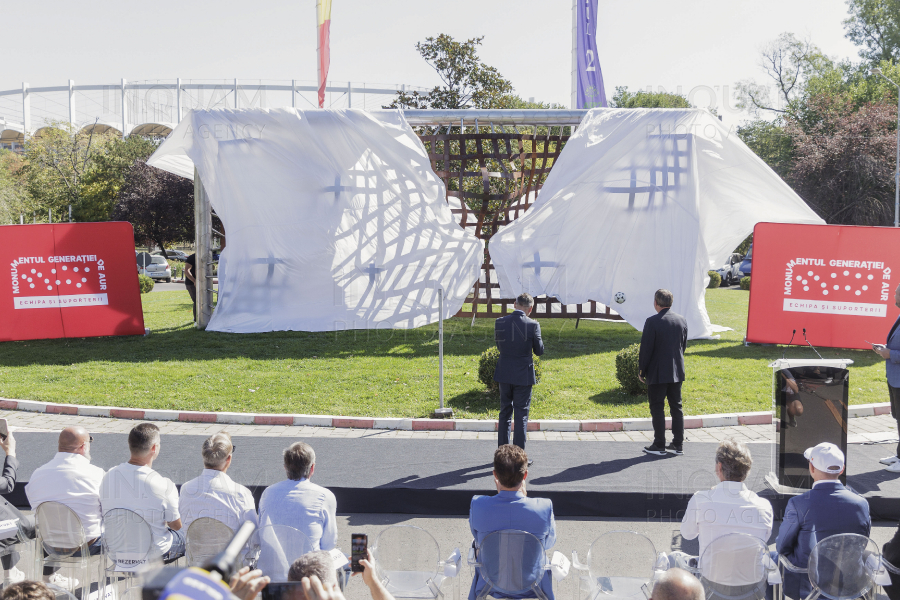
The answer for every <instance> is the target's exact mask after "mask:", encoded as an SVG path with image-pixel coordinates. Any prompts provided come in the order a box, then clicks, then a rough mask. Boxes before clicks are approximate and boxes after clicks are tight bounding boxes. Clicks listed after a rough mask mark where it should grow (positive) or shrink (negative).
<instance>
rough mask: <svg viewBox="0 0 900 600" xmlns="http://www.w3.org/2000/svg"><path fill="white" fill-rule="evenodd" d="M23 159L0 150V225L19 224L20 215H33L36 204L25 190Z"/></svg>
mask: <svg viewBox="0 0 900 600" xmlns="http://www.w3.org/2000/svg"><path fill="white" fill-rule="evenodd" d="M23 165H24V162H23V160H22V158H21V157H20V156H19V155H18V154H16V153H14V152H10V151H9V150H0V224H2V225H6V224H7V223H18V222H19V215H29V216H30V215H31V213H32V212H33V211H34V205H33V204H34V203H33V202H32V201H31V197H30V196H29V195H28V192H27V191H26V190H25V178H24V175H23V173H22V167H23Z"/></svg>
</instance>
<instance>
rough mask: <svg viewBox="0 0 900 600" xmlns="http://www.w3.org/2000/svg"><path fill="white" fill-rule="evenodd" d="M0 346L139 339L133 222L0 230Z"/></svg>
mask: <svg viewBox="0 0 900 600" xmlns="http://www.w3.org/2000/svg"><path fill="white" fill-rule="evenodd" d="M0 264H2V265H4V269H8V271H7V273H8V276H4V280H5V283H3V284H0V289H2V292H0V341H10V340H34V339H46V338H63V337H69V338H74V337H95V336H101V335H143V334H144V313H143V311H142V308H141V292H140V286H139V284H138V279H137V264H136V263H135V259H134V230H133V229H132V227H131V223H65V224H62V223H60V224H50V225H2V226H0Z"/></svg>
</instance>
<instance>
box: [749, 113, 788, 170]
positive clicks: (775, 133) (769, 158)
mask: <svg viewBox="0 0 900 600" xmlns="http://www.w3.org/2000/svg"><path fill="white" fill-rule="evenodd" d="M737 134H738V137H739V138H741V140H742V141H743V142H744V143H745V144H747V146H749V147H750V149H751V150H753V152H755V153H756V155H757V156H758V157H760V158H761V159H763V161H765V163H766V164H767V165H769V166H770V167H771V168H772V170H773V171H775V172H776V173H778V175H780V176H781V177H782V179H783V178H784V177H786V176H787V174H788V172H789V171H790V170H791V166H792V164H793V160H794V142H793V138H792V137H791V135H789V134H788V133H787V132H786V131H785V129H784V119H783V118H782V117H779V118H777V119H775V120H774V121H767V120H765V119H756V120H754V121H750V122H749V123H745V124H744V125H742V126H740V127H738V129H737Z"/></svg>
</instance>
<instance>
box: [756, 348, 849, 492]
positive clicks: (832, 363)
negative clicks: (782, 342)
mask: <svg viewBox="0 0 900 600" xmlns="http://www.w3.org/2000/svg"><path fill="white" fill-rule="evenodd" d="M851 364H853V361H852V360H849V359H779V360H776V361H775V362H773V363H772V364H770V365H769V366H770V367H772V404H773V406H772V408H773V411H774V419H773V420H774V423H775V451H774V452H773V453H772V471H771V472H770V473H769V474H768V475H767V476H766V483H767V484H769V486H770V487H772V489H774V490H775V491H776V492H778V493H788V494H790V493H801V492H804V491H806V490H808V489H810V488H812V483H813V481H812V477H811V476H810V474H809V463H808V462H807V460H806V459H805V458H804V457H803V452H804V451H805V450H806V449H807V448H811V447H813V446H815V445H817V444H820V443H822V442H831V443H832V444H834V445H836V446H837V447H839V448H840V449H841V452H843V453H844V456H845V457H846V456H847V418H848V393H849V386H850V371H849V370H848V369H847V367H848V366H849V365H851ZM841 482H843V483H846V469H845V470H844V473H843V474H842V475H841Z"/></svg>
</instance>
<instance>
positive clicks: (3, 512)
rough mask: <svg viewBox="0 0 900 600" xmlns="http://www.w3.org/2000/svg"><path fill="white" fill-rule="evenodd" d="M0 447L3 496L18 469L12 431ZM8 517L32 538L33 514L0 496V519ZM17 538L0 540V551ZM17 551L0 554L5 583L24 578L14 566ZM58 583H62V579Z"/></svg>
mask: <svg viewBox="0 0 900 600" xmlns="http://www.w3.org/2000/svg"><path fill="white" fill-rule="evenodd" d="M0 448H2V449H3V452H5V453H6V457H5V458H4V459H3V471H2V474H0V495H2V496H5V495H7V494H11V493H12V491H13V490H14V489H15V487H16V472H17V471H18V469H19V460H18V459H17V458H16V438H15V437H13V434H12V431H10V432H9V435H7V436H6V438H5V439H4V438H2V437H0ZM8 519H18V521H19V528H20V533H22V534H23V535H25V537H27V538H29V539H34V537H35V533H36V532H35V528H34V516H33V515H25V514H24V513H23V512H22V511H20V510H19V509H18V508H16V507H15V506H13V505H12V504H10V503H9V501H8V500H7V499H6V498H0V521H6V520H8ZM18 541H19V540H18V539H17V538H7V539H4V540H0V551H4V550H6V549H7V548H9V547H10V546H13V545H14V544H16V543H17V542H18ZM19 558H20V556H19V553H18V552H12V553H9V554H6V555H4V556H0V565H2V566H3V578H4V581H5V583H7V584H9V583H16V582H19V581H22V580H24V579H25V572H24V571H21V570H19V569H17V568H16V565H17V564H18V562H19ZM51 573H53V569H44V579H47V578H48V577H49V576H50V574H51ZM61 577H62V576H61V575H59V574H58V573H57V574H56V575H54V578H55V580H59V578H61ZM60 583H63V582H62V581H61V582H60Z"/></svg>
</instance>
